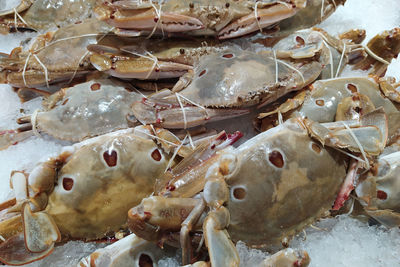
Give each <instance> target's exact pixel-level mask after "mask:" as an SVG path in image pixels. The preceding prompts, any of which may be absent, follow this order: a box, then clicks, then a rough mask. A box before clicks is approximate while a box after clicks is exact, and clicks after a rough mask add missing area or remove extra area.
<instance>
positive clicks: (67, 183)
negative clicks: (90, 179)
mask: <svg viewBox="0 0 400 267" xmlns="http://www.w3.org/2000/svg"><path fill="white" fill-rule="evenodd" d="M62 185H63V188H64V189H65V190H66V191H70V190H71V189H72V187H73V186H74V179H72V178H69V177H64V178H63V180H62Z"/></svg>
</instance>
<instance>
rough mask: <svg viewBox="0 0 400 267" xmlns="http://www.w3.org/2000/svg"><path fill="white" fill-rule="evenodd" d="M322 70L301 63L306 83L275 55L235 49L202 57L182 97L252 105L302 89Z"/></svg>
mask: <svg viewBox="0 0 400 267" xmlns="http://www.w3.org/2000/svg"><path fill="white" fill-rule="evenodd" d="M276 64H278V76H276V69H277V66H276ZM321 69H322V65H321V63H319V62H317V61H311V62H308V63H304V64H302V65H301V69H300V70H299V71H300V72H301V73H302V75H303V77H304V82H303V80H302V78H301V76H300V74H299V73H298V72H296V71H294V70H293V69H291V68H289V67H288V66H287V65H284V64H281V63H277V62H276V60H275V58H274V56H273V54H272V53H262V54H259V53H255V52H251V51H245V50H241V49H239V48H236V47H233V48H230V49H227V50H224V51H221V52H218V53H216V54H212V55H208V56H204V57H202V58H201V60H200V62H199V64H198V65H197V66H196V67H195V69H194V77H193V81H192V82H191V83H190V84H189V85H188V87H186V88H185V89H184V90H183V91H181V92H180V94H182V95H183V96H185V97H186V98H188V99H190V100H191V101H193V102H196V103H199V104H200V105H203V106H207V107H243V106H251V105H254V104H258V103H259V102H261V101H266V100H268V101H269V102H272V101H274V100H276V99H278V98H279V97H281V96H283V95H285V94H287V93H289V92H290V91H293V90H299V89H301V88H302V85H305V84H308V83H310V82H312V81H313V80H314V79H316V78H317V77H318V75H319V73H320V71H321ZM249 73H251V75H248V74H249Z"/></svg>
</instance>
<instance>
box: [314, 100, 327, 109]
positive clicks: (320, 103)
mask: <svg viewBox="0 0 400 267" xmlns="http://www.w3.org/2000/svg"><path fill="white" fill-rule="evenodd" d="M315 104H317V105H318V106H320V107H323V106H324V105H325V101H324V100H322V99H318V100H316V101H315Z"/></svg>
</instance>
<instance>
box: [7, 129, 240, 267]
mask: <svg viewBox="0 0 400 267" xmlns="http://www.w3.org/2000/svg"><path fill="white" fill-rule="evenodd" d="M217 136H218V138H215V137H214V138H213V139H202V140H198V142H196V143H192V144H191V145H190V144H187V143H184V142H183V141H181V140H180V139H179V138H178V137H177V136H175V135H174V134H172V133H171V132H169V131H166V130H164V129H159V128H154V127H151V126H138V127H135V128H131V129H127V130H121V131H118V132H114V133H110V134H106V135H102V136H99V137H96V138H93V139H88V140H85V141H83V142H81V143H78V144H75V145H72V146H69V147H65V148H63V150H62V151H61V153H60V154H59V155H58V156H56V157H53V158H50V159H48V160H47V161H44V162H42V163H39V164H38V165H37V166H36V167H35V168H34V169H33V170H32V171H31V172H30V173H29V174H28V173H26V172H25V171H14V172H12V174H11V187H12V188H13V189H14V193H15V198H13V199H10V200H8V201H6V202H4V203H2V204H1V205H0V207H1V212H0V213H1V217H0V235H1V236H2V237H3V238H4V239H5V241H4V242H3V243H1V244H0V261H2V262H4V263H5V264H12V265H18V264H25V263H29V262H32V261H35V260H39V259H41V258H43V257H45V256H47V255H48V254H49V253H51V251H52V250H53V247H54V244H55V243H56V242H59V241H61V240H64V241H65V240H68V239H83V240H96V239H101V238H105V237H107V236H110V235H112V234H114V233H116V232H117V231H119V230H120V229H124V228H126V227H125V226H124V225H125V222H126V219H127V212H128V210H129V208H131V207H132V206H133V205H136V204H138V203H139V202H140V201H141V199H142V198H143V197H146V196H149V195H150V193H151V192H152V191H153V188H154V182H155V179H156V178H157V177H158V176H160V175H161V174H162V173H164V172H165V171H166V170H167V169H168V168H170V167H172V166H174V164H175V162H177V158H176V157H175V155H179V156H180V157H185V156H186V155H189V154H190V151H192V149H193V148H192V146H193V147H194V148H195V147H196V146H197V145H198V146H204V145H205V144H208V143H210V142H212V144H214V145H216V146H223V147H224V146H228V145H230V144H232V143H233V142H234V141H235V138H237V137H235V136H232V137H227V136H226V134H225V133H224V132H222V133H220V134H219V135H217ZM185 139H186V138H185ZM214 139H216V140H215V141H214Z"/></svg>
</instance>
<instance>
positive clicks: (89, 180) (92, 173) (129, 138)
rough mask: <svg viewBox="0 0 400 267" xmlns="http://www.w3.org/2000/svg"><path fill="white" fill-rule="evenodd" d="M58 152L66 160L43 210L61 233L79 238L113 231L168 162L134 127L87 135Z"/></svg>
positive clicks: (138, 201) (118, 227)
mask: <svg viewBox="0 0 400 267" xmlns="http://www.w3.org/2000/svg"><path fill="white" fill-rule="evenodd" d="M71 150H75V152H73V153H72V152H71ZM61 156H62V157H64V158H65V163H64V165H63V166H62V168H61V169H60V170H59V172H58V181H56V185H55V187H54V191H53V192H52V193H51V194H50V195H49V201H48V205H47V207H46V212H47V213H48V214H49V215H51V216H52V218H53V219H54V221H55V222H56V224H57V226H58V227H59V229H60V232H61V233H62V234H63V235H64V236H67V237H70V238H80V239H98V238H102V237H104V236H105V235H106V234H107V233H112V232H115V231H118V230H119V229H120V228H121V227H122V226H123V225H124V224H125V222H126V219H127V212H128V210H129V209H130V208H131V207H133V206H135V205H138V204H139V203H140V201H141V200H142V198H144V197H147V196H149V195H150V194H151V192H152V191H153V184H154V182H155V179H156V178H157V177H158V176H160V175H161V174H162V173H163V172H164V170H165V168H166V166H167V164H168V162H169V157H168V156H167V155H166V154H164V152H163V151H161V150H160V149H159V148H158V147H157V145H156V143H155V142H154V141H153V140H151V139H148V138H143V137H140V136H138V135H136V134H135V133H134V129H128V130H123V131H118V132H116V133H111V134H108V135H103V136H99V137H96V138H93V139H89V140H86V141H84V142H82V143H79V144H77V145H75V146H73V147H72V148H71V147H69V149H68V148H67V149H65V151H64V153H63V154H61Z"/></svg>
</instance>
